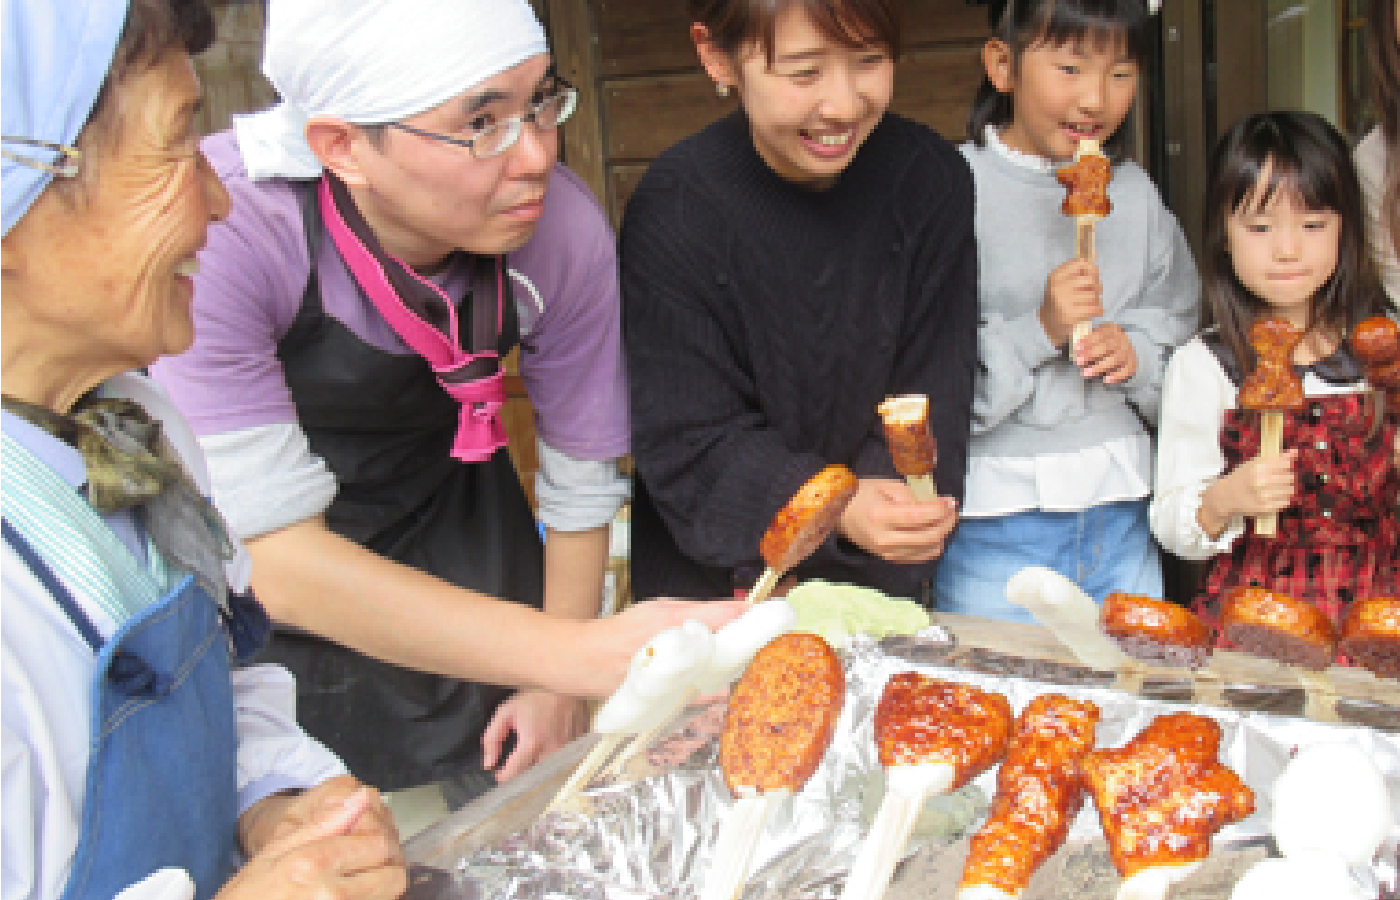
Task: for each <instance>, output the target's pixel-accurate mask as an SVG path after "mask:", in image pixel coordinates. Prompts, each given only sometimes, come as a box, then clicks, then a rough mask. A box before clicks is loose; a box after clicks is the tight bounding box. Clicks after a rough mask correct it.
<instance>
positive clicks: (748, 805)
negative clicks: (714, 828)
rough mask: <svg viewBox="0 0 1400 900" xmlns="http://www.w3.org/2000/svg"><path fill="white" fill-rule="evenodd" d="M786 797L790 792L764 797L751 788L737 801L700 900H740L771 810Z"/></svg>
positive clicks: (731, 811)
mask: <svg viewBox="0 0 1400 900" xmlns="http://www.w3.org/2000/svg"><path fill="white" fill-rule="evenodd" d="M786 796H789V793H788V792H787V791H772V792H768V793H762V794H760V793H758V792H757V791H755V790H753V789H752V788H749V789H745V791H744V796H742V797H740V798H739V799H737V800H735V801H734V805H733V806H732V807H730V810H729V815H728V816H726V817H725V820H724V824H722V825H721V826H720V831H719V838H718V839H717V840H716V841H715V854H714V858H713V859H712V860H711V861H710V871H709V872H707V873H706V874H705V886H704V888H703V889H702V890H701V891H700V900H738V898H739V896H740V894H742V893H743V890H744V882H745V881H747V880H748V877H749V864H750V863H751V862H752V861H753V851H754V847H755V846H757V845H758V839H759V838H760V837H762V835H763V824H764V823H765V822H766V821H768V810H769V808H770V807H771V806H772V804H773V801H775V800H777V799H778V798H780V797H786Z"/></svg>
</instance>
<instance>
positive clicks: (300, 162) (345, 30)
mask: <svg viewBox="0 0 1400 900" xmlns="http://www.w3.org/2000/svg"><path fill="white" fill-rule="evenodd" d="M547 49H548V48H547V45H546V43H545V35H544V28H543V27H542V26H541V25H540V23H539V20H538V19H536V18H535V14H534V11H533V10H531V9H530V4H529V3H528V2H526V0H271V2H270V3H269V4H268V16H267V33H266V36H265V38H264V45H263V73H264V74H265V75H267V77H268V79H269V80H270V81H271V82H272V86H273V87H275V88H276V89H277V93H278V96H280V97H281V98H282V102H281V103H279V104H278V105H277V106H274V107H273V108H272V109H269V110H266V111H265V112H261V113H255V114H253V115H250V116H239V117H236V118H235V120H234V130H235V131H236V132H237V134H238V144H239V148H240V150H241V151H242V154H243V161H244V163H245V164H246V165H247V167H248V174H249V175H250V176H251V177H253V178H273V177H279V176H280V177H285V178H314V177H316V176H317V175H319V174H320V173H321V163H320V161H319V160H318V159H317V158H316V155H315V154H314V153H312V152H311V148H310V147H309V146H308V145H307V143H306V122H307V120H308V119H309V118H311V117H312V116H334V117H336V118H340V119H344V120H345V121H347V122H355V123H359V124H366V125H368V124H378V123H382V122H394V121H397V120H399V119H403V118H405V117H407V116H411V115H414V114H416V113H420V112H423V111H424V110H426V109H432V108H433V107H434V106H437V105H439V104H441V103H444V102H446V101H448V100H450V99H452V98H453V97H455V96H457V95H458V94H461V93H462V92H464V91H466V90H468V89H470V88H472V87H473V86H475V85H477V84H480V83H481V82H483V81H485V80H486V79H488V78H490V77H492V76H493V75H498V74H500V73H501V72H504V71H505V70H506V69H509V68H511V67H512V66H515V65H518V64H519V63H522V62H524V61H525V60H527V59H529V58H530V57H532V56H536V55H538V54H541V53H544V52H546V51H547Z"/></svg>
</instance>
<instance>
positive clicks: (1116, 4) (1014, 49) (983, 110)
mask: <svg viewBox="0 0 1400 900" xmlns="http://www.w3.org/2000/svg"><path fill="white" fill-rule="evenodd" d="M988 20H989V24H990V25H991V26H992V37H993V38H994V39H996V40H999V41H1001V42H1002V43H1004V44H1006V46H1007V47H1009V48H1010V49H1011V61H1012V66H1013V71H1014V69H1015V68H1016V67H1019V66H1020V64H1021V55H1022V54H1023V53H1025V52H1026V50H1027V49H1028V48H1030V47H1035V46H1038V45H1041V44H1048V45H1050V46H1052V47H1059V46H1061V45H1063V44H1079V43H1086V44H1089V45H1091V46H1114V45H1117V44H1118V43H1119V42H1121V43H1122V46H1123V49H1124V50H1125V51H1126V52H1127V54H1128V56H1129V58H1131V59H1132V60H1133V61H1134V62H1136V63H1137V64H1138V67H1139V68H1140V69H1146V68H1147V67H1148V63H1149V62H1150V61H1151V59H1152V55H1153V52H1154V50H1155V47H1156V42H1155V35H1154V32H1153V25H1152V15H1151V13H1149V12H1148V10H1147V5H1146V4H1145V3H1144V2H1143V0H993V2H992V3H990V4H989V8H988ZM1014 115H1015V107H1014V106H1013V105H1012V98H1011V96H1010V95H1009V94H1002V93H1000V92H999V91H997V89H996V87H995V86H994V85H993V84H992V80H991V78H990V77H988V76H986V75H984V76H983V77H982V84H981V85H980V86H978V88H977V95H976V97H974V98H973V100H972V113H971V115H969V116H968V123H967V133H968V136H969V137H971V138H972V140H973V141H975V142H976V143H977V145H978V146H981V145H982V144H983V142H984V140H985V137H984V134H985V132H986V130H987V126H988V125H992V126H995V127H997V128H1004V127H1006V126H1007V125H1010V124H1011V120H1012V118H1013V117H1014ZM1128 121H1129V120H1128V119H1126V118H1125V119H1124V120H1123V123H1124V124H1127V122H1128ZM1131 133H1132V129H1131V128H1125V127H1123V126H1122V125H1120V126H1119V127H1118V130H1117V131H1115V132H1114V133H1113V135H1112V136H1111V137H1109V139H1108V140H1107V141H1106V142H1105V143H1104V145H1103V152H1104V153H1105V154H1107V155H1108V156H1109V157H1111V158H1112V159H1115V160H1117V159H1121V158H1122V157H1123V156H1124V155H1125V154H1126V153H1127V151H1128V149H1129V148H1128V142H1129V141H1130V140H1131Z"/></svg>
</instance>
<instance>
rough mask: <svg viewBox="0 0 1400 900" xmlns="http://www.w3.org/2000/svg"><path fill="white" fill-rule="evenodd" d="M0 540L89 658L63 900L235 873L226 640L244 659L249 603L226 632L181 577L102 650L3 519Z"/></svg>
mask: <svg viewBox="0 0 1400 900" xmlns="http://www.w3.org/2000/svg"><path fill="white" fill-rule="evenodd" d="M3 528H4V537H5V540H6V541H7V542H9V543H10V545H11V546H12V547H13V548H14V549H15V551H16V552H18V553H19V555H20V556H21V557H22V558H23V559H24V560H25V562H26V563H27V564H28V565H29V567H30V569H31V570H33V572H34V574H35V576H36V577H37V578H38V579H39V581H40V582H41V583H42V584H43V585H44V587H45V588H46V589H47V590H48V592H49V594H50V595H51V596H52V597H53V599H54V602H56V603H57V604H58V605H59V606H60V607H62V609H63V611H64V612H65V613H67V615H68V617H69V619H71V620H72V622H73V624H74V626H75V627H76V628H77V629H78V631H79V632H81V633H82V635H83V637H84V638H85V639H86V640H87V642H88V644H89V645H90V646H91V647H92V649H93V652H95V653H96V654H97V656H98V660H97V670H96V674H95V676H94V681H93V685H92V698H91V699H92V735H91V740H92V743H91V744H90V746H89V754H90V757H89V762H88V767H87V776H86V795H85V797H84V801H83V818H82V836H81V838H80V840H79V843H78V848H77V851H76V852H75V853H74V856H73V862H72V871H71V872H70V874H69V878H68V884H67V887H66V888H65V890H64V892H63V900H87V898H91V900H111V898H112V897H114V896H115V895H116V894H118V893H119V892H120V891H122V890H123V889H125V888H126V887H128V886H130V885H132V884H134V883H136V882H137V881H140V880H141V879H142V878H145V877H146V876H147V875H149V874H151V873H152V872H154V871H156V870H157V869H161V868H165V867H167V866H174V867H178V868H181V869H184V870H185V871H187V872H188V873H189V874H190V876H191V877H192V878H193V879H194V882H195V886H196V893H195V896H196V897H199V898H207V897H213V896H214V894H215V893H217V892H218V890H219V889H220V888H221V887H222V886H223V884H224V882H225V881H227V880H228V877H229V875H230V874H231V873H232V871H233V864H234V855H233V854H234V850H235V847H236V844H235V841H236V838H237V834H236V826H237V818H238V790H237V785H236V768H235V765H236V754H237V749H238V737H237V734H236V732H235V726H234V707H233V691H232V687H231V684H230V681H229V661H230V644H231V643H232V645H233V651H234V655H235V658H236V659H240V660H241V659H246V658H247V657H248V656H250V655H251V654H252V653H253V652H255V650H256V649H257V647H258V646H260V645H261V642H262V640H263V639H264V638H265V636H266V632H267V619H266V615H265V614H263V613H262V609H261V607H259V606H257V604H256V602H255V601H253V600H252V599H251V598H237V597H235V598H233V600H232V602H231V603H230V606H229V612H228V618H229V623H228V625H229V627H228V629H227V630H226V629H225V624H224V621H223V618H224V613H223V612H222V611H221V610H220V608H219V606H218V604H216V603H214V602H213V601H212V600H211V599H210V597H209V595H208V593H206V592H205V591H204V590H203V589H202V588H200V587H198V586H197V585H196V584H195V583H194V579H193V577H192V576H190V575H186V576H185V577H184V578H183V579H182V580H181V581H180V582H179V584H178V585H177V586H176V587H175V588H174V589H173V590H171V591H170V592H169V593H168V594H166V595H165V596H164V597H163V598H161V600H160V601H159V602H158V603H155V604H152V605H151V606H149V607H147V608H146V609H144V610H143V611H142V612H140V613H139V614H137V615H135V616H134V617H132V618H131V619H129V620H128V621H127V622H126V623H125V624H124V625H123V626H122V627H121V629H120V630H119V631H118V632H117V633H116V634H115V635H114V636H113V637H112V639H111V640H110V641H107V642H106V643H105V644H104V643H103V641H102V638H101V636H100V635H99V633H98V631H97V629H96V628H95V627H94V626H93V624H92V622H91V620H90V619H89V618H88V616H87V615H86V614H85V613H84V612H83V610H82V607H81V606H79V604H78V603H77V601H76V600H75V599H74V597H73V596H72V594H70V593H69V591H68V590H67V589H66V588H65V587H64V586H63V584H62V583H61V582H60V581H59V580H58V578H57V577H56V576H55V575H54V573H53V570H52V569H51V568H50V567H49V565H48V564H47V563H46V562H44V560H43V559H42V558H40V556H39V555H38V553H36V552H35V551H34V549H33V546H32V545H31V544H30V543H29V542H28V541H27V540H25V538H24V537H23V536H21V534H20V533H19V531H18V529H16V528H15V527H14V526H13V525H12V524H11V523H10V521H9V520H8V519H6V520H5V521H4V523H3Z"/></svg>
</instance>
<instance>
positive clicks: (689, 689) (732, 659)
mask: <svg viewBox="0 0 1400 900" xmlns="http://www.w3.org/2000/svg"><path fill="white" fill-rule="evenodd" d="M796 621H797V614H796V613H795V612H794V611H793V608H792V606H791V605H790V604H789V603H788V602H787V601H786V600H783V599H781V598H780V599H777V600H770V601H768V602H767V603H760V604H759V605H757V606H751V607H749V608H748V609H747V610H746V611H745V612H744V614H743V615H742V616H740V617H739V618H737V619H735V620H734V621H732V622H730V623H729V624H727V625H725V626H723V627H722V628H720V630H719V631H716V632H715V640H714V653H713V654H712V655H711V656H710V661H709V663H708V664H707V665H705V666H703V667H697V668H695V669H693V670H691V671H690V683H689V684H687V685H685V686H684V687H683V688H680V687H678V690H679V691H681V695H680V696H681V702H680V705H679V706H678V707H677V709H680V708H681V707H684V706H685V704H687V703H689V702H690V701H691V700H693V699H694V698H696V697H698V696H702V695H705V694H716V693H719V692H720V691H727V690H729V688H730V686H731V685H732V684H734V679H736V678H738V677H739V676H740V675H741V674H743V671H744V669H745V668H746V667H747V666H748V664H749V661H750V660H752V659H753V656H754V654H755V653H757V652H758V651H759V650H760V649H761V648H762V647H763V646H764V645H766V644H767V643H768V642H769V641H771V640H773V638H775V637H778V636H779V635H782V634H787V633H788V632H789V631H791V630H792V626H793V624H794V623H795V622H796ZM669 724H670V717H669V716H668V717H667V718H665V719H661V720H659V721H657V722H656V724H655V725H653V726H652V727H651V728H649V729H647V730H646V731H643V732H639V733H638V734H637V735H636V736H635V737H634V738H633V739H632V740H631V741H630V742H629V743H628V744H627V745H626V746H625V747H623V748H622V751H621V752H619V753H618V754H617V755H616V756H614V757H613V761H612V763H611V765H609V766H608V767H607V769H606V771H604V772H603V773H602V774H603V775H604V776H605V777H606V776H608V775H612V774H615V773H618V772H621V771H622V769H623V767H625V766H626V765H627V764H628V763H629V762H631V760H632V758H633V757H634V756H636V755H637V754H638V753H640V752H642V751H643V750H645V749H646V748H647V747H650V746H651V744H652V742H653V741H655V740H656V738H657V736H658V735H659V734H660V733H661V730H662V729H664V728H665V727H666V726H667V725H669Z"/></svg>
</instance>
